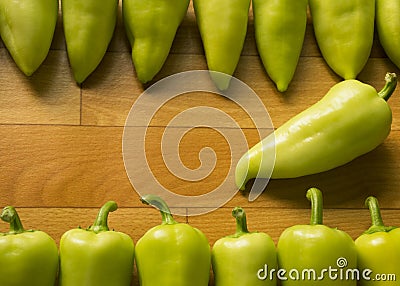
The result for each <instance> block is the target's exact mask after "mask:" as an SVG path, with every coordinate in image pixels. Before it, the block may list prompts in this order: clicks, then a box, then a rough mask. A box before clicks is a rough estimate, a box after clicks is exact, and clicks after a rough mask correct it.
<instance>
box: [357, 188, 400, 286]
mask: <svg viewBox="0 0 400 286" xmlns="http://www.w3.org/2000/svg"><path fill="white" fill-rule="evenodd" d="M365 205H366V206H367V207H368V208H369V210H370V214H371V220H372V225H371V227H370V228H369V229H368V230H367V231H365V232H364V233H363V234H362V235H361V236H359V237H358V238H357V239H356V240H355V244H356V248H357V255H358V257H357V259H358V265H359V268H360V269H361V270H365V269H370V270H371V271H372V273H373V274H372V275H370V276H368V277H367V279H361V280H360V282H359V283H360V285H361V286H367V285H371V286H379V285H382V286H383V285H388V286H390V285H393V286H394V285H398V283H399V282H398V281H396V280H398V278H399V277H400V270H399V267H398V266H399V264H400V246H399V239H400V229H399V228H397V227H393V226H385V225H384V224H383V220H382V215H381V212H380V208H379V204H378V200H377V199H376V198H375V197H373V196H370V197H368V198H367V199H366V200H365ZM375 274H385V275H392V276H390V277H391V279H387V281H379V280H376V279H374V278H375V276H374V275H375ZM388 277H389V276H388ZM368 279H370V280H368Z"/></svg>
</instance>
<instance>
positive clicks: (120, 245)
mask: <svg viewBox="0 0 400 286" xmlns="http://www.w3.org/2000/svg"><path fill="white" fill-rule="evenodd" d="M116 209H117V204H116V203H115V202H114V201H108V202H106V203H105V204H104V205H103V206H102V207H101V209H100V211H99V213H98V216H97V218H96V220H95V222H94V224H93V225H92V226H90V227H89V228H88V229H81V228H77V229H72V230H69V231H67V232H66V233H64V234H63V235H62V237H61V240H60V277H59V285H60V286H79V285H82V286H91V285H93V286H95V285H96V286H102V285H104V286H106V285H107V286H129V285H131V279H132V275H133V262H134V244H133V241H132V239H131V238H130V237H129V235H127V234H125V233H122V232H117V231H110V230H109V228H108V224H107V219H108V214H109V212H112V211H115V210H116Z"/></svg>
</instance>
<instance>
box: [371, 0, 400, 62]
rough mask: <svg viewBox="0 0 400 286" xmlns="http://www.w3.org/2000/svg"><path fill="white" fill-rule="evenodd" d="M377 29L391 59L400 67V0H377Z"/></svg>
mask: <svg viewBox="0 0 400 286" xmlns="http://www.w3.org/2000/svg"><path fill="white" fill-rule="evenodd" d="M375 8H376V13H375V17H376V20H375V22H376V30H377V31H378V36H379V41H380V43H381V45H382V47H383V49H384V50H385V52H386V55H387V56H388V57H389V59H390V60H391V61H392V62H393V63H394V64H395V65H396V66H397V67H398V68H400V17H399V15H400V1H398V0H393V1H387V0H376V7H375Z"/></svg>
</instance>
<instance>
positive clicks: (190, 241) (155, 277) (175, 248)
mask: <svg viewBox="0 0 400 286" xmlns="http://www.w3.org/2000/svg"><path fill="white" fill-rule="evenodd" d="M141 200H142V202H143V203H145V204H149V205H152V206H154V207H157V208H158V209H159V210H160V212H161V216H162V224H161V225H158V226H155V227H153V228H151V229H149V230H148V231H147V232H146V233H145V234H144V236H142V237H141V238H140V239H139V240H138V242H137V243H136V252H135V259H136V267H137V271H138V275H139V282H140V285H141V286H154V285H163V286H207V285H208V281H209V274H210V268H211V252H210V245H209V243H208V240H207V238H206V236H205V235H204V234H203V233H202V232H201V231H200V230H199V229H197V228H194V227H192V226H190V225H188V224H186V223H178V222H176V221H175V220H174V218H173V217H172V215H171V212H170V210H169V208H168V206H167V204H166V203H165V202H164V201H163V200H162V199H161V198H160V197H157V196H154V195H146V196H143V197H142V198H141Z"/></svg>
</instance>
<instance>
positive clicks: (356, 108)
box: [235, 73, 397, 190]
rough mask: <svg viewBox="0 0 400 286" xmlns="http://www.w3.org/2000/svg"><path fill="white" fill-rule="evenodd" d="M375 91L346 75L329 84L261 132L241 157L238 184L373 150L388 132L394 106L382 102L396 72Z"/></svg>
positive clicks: (315, 168) (314, 169) (322, 167)
mask: <svg viewBox="0 0 400 286" xmlns="http://www.w3.org/2000/svg"><path fill="white" fill-rule="evenodd" d="M385 80H386V84H385V86H384V88H383V89H382V90H381V91H380V92H379V93H377V92H376V90H375V89H374V88H373V87H372V86H370V85H367V84H364V83H362V82H360V81H357V80H345V81H342V82H340V83H338V84H336V85H335V86H333V87H332V88H331V89H330V90H329V92H328V93H327V94H326V95H325V96H324V97H323V98H322V99H321V100H320V101H318V102H317V103H315V104H314V105H312V106H311V107H309V108H308V109H306V110H304V111H303V112H301V113H299V114H298V115H296V116H294V117H293V118H291V119H290V120H289V121H287V122H286V123H284V124H283V125H282V126H281V127H279V128H278V129H276V130H275V132H274V133H272V134H271V135H269V136H267V137H266V138H264V139H263V140H262V141H260V142H259V143H258V144H256V145H255V146H254V147H252V148H251V149H250V150H249V151H248V152H247V153H245V154H244V155H243V156H242V158H241V159H240V160H239V162H238V164H237V166H236V174H235V177H236V184H237V186H238V187H239V188H240V189H242V190H243V189H244V188H245V184H246V183H247V181H248V180H250V179H252V178H256V177H261V178H263V177H266V176H267V175H268V174H271V170H270V167H269V166H270V165H271V164H265V163H264V164H263V161H264V162H266V161H267V160H270V158H271V156H272V157H273V155H274V154H273V152H274V151H275V152H276V153H275V166H274V169H273V171H272V175H271V178H294V177H301V176H305V175H310V174H316V173H320V172H324V171H328V170H330V169H333V168H336V167H338V166H341V165H344V164H346V163H348V162H350V161H352V160H353V159H355V158H357V157H359V156H361V155H363V154H365V153H367V152H369V151H371V150H373V149H374V148H376V147H377V146H378V145H380V144H381V143H382V142H383V141H384V140H385V138H386V137H387V136H388V135H389V133H390V129H391V123H392V112H391V109H390V106H389V105H388V103H387V102H386V101H387V100H388V99H389V97H390V96H391V95H392V93H393V91H394V90H395V88H396V85H397V76H396V74H394V73H388V74H387V75H386V78H385Z"/></svg>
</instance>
